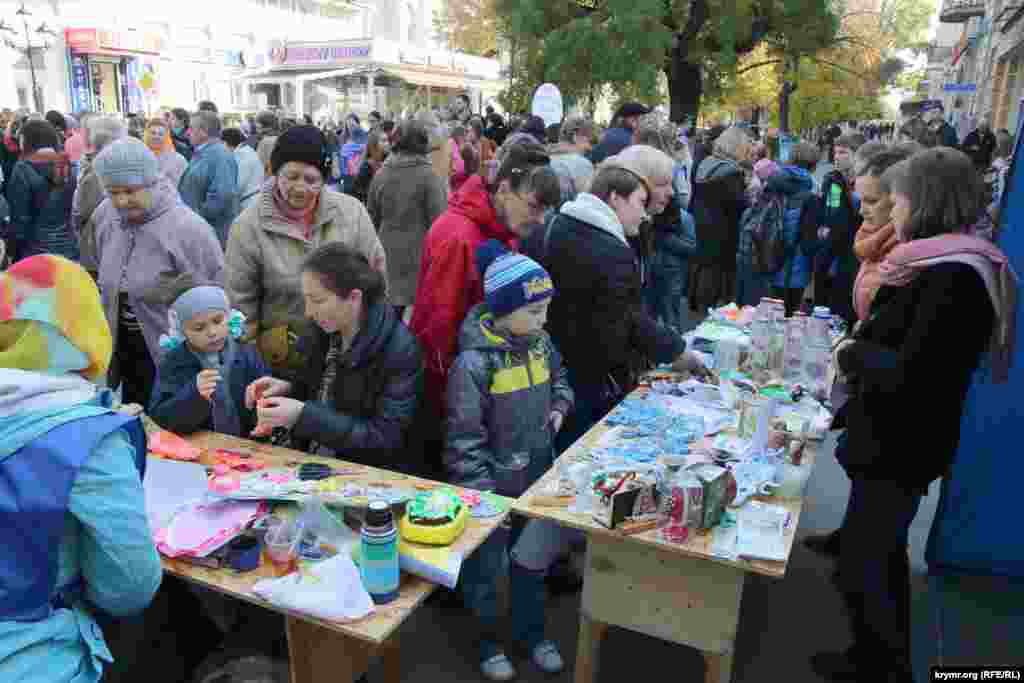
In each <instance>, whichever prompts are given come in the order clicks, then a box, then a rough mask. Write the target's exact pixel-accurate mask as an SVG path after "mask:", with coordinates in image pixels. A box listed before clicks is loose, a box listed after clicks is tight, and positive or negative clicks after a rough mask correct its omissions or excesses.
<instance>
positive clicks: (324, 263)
mask: <svg viewBox="0 0 1024 683" xmlns="http://www.w3.org/2000/svg"><path fill="white" fill-rule="evenodd" d="M384 290H385V284H384V276H383V275H382V274H381V273H380V272H379V271H378V270H375V269H374V268H372V267H371V266H370V263H369V261H367V259H366V257H365V256H363V255H362V254H360V253H358V252H355V251H353V250H351V249H349V248H348V247H346V246H345V245H344V244H341V243H339V242H332V243H329V244H325V245H324V246H322V247H320V248H318V249H316V250H315V251H313V253H311V254H310V255H309V257H308V258H307V259H306V261H305V263H304V264H303V267H302V296H303V299H304V301H305V310H306V317H308V318H310V319H311V322H313V323H315V325H311V326H310V327H311V329H312V330H313V331H312V332H310V333H309V334H308V335H307V336H306V337H304V338H303V339H302V340H301V341H300V343H299V347H300V348H301V349H302V351H303V356H304V357H305V358H307V359H308V360H309V362H308V365H307V367H306V368H305V371H304V372H303V373H301V374H300V376H299V378H298V379H297V380H296V381H294V382H287V381H284V380H281V379H277V378H274V377H263V378H261V379H259V380H257V381H255V382H253V383H252V384H250V385H249V388H248V389H247V391H246V396H245V401H246V405H247V406H248V407H249V408H253V407H255V409H256V412H257V418H258V424H257V427H256V431H255V432H254V435H255V436H261V435H264V436H265V435H267V434H268V433H270V431H271V430H273V429H274V428H286V429H290V430H291V442H292V445H293V446H295V447H298V448H302V449H304V450H308V451H309V452H310V453H314V454H317V455H328V456H334V457H338V458H341V459H344V460H348V461H352V462H358V463H362V464H365V465H372V466H374V467H384V468H387V469H393V470H399V471H404V472H420V471H422V469H423V468H422V462H421V459H420V458H415V457H410V455H409V453H410V451H408V450H407V446H409V445H411V444H410V440H409V433H410V431H411V428H412V426H413V423H414V421H415V419H416V416H417V413H418V410H419V406H420V401H421V398H422V394H423V358H422V355H421V353H420V348H419V345H418V344H417V342H416V338H415V337H414V336H413V335H412V333H411V332H409V330H408V328H406V327H405V325H404V324H403V323H402V321H401V320H399V319H398V317H397V315H396V314H395V312H394V310H393V308H392V307H391V306H390V305H389V304H388V303H387V301H386V300H385V298H384V293H385V291H384Z"/></svg>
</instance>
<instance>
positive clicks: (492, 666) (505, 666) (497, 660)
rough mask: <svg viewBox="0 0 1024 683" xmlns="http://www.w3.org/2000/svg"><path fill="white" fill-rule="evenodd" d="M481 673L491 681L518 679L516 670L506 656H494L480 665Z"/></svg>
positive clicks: (499, 682) (500, 681)
mask: <svg viewBox="0 0 1024 683" xmlns="http://www.w3.org/2000/svg"><path fill="white" fill-rule="evenodd" d="M480 672H481V673H483V675H484V678H486V679H487V680H489V681H497V682H498V683H503V682H504V681H511V680H512V679H513V678H515V677H516V668H515V667H514V666H512V662H511V661H509V658H508V657H506V656H505V655H504V654H500V655H494V656H493V657H491V658H490V659H488V660H487V661H485V662H483V663H481V664H480Z"/></svg>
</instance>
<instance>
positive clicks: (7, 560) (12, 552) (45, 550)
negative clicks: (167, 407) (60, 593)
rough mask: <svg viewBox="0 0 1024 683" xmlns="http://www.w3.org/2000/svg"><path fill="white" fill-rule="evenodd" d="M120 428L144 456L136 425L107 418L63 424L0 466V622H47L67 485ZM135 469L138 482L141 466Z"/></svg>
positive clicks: (124, 418)
mask: <svg viewBox="0 0 1024 683" xmlns="http://www.w3.org/2000/svg"><path fill="white" fill-rule="evenodd" d="M132 425H134V428H133V427H132ZM122 428H125V429H128V430H129V432H130V433H131V434H132V441H133V446H134V447H135V448H136V452H138V453H145V451H146V439H145V434H144V433H143V431H142V426H141V422H140V421H139V419H138V418H135V417H131V416H128V415H123V414H120V413H111V412H107V414H101V415H95V416H89V417H85V418H82V419H77V420H73V421H70V422H66V423H64V424H62V425H60V426H59V427H56V428H54V429H52V430H50V431H48V432H46V433H45V434H43V435H41V436H39V437H37V438H36V439H34V440H33V441H32V442H31V443H29V444H28V445H26V446H24V447H23V448H21V449H19V450H18V451H17V452H16V453H14V454H12V455H11V456H9V457H7V458H5V459H4V460H3V461H2V462H0V475H2V476H0V547H3V548H4V552H3V554H0V619H10V620H16V621H38V620H40V619H46V618H47V617H49V616H50V614H51V612H52V607H51V605H50V595H51V594H52V593H53V588H54V586H55V584H56V580H57V548H58V541H59V539H60V534H61V532H62V530H63V524H64V515H65V513H66V512H67V507H68V497H69V495H70V493H71V485H72V483H73V482H74V480H75V475H76V474H77V473H78V469H79V468H80V467H81V465H82V462H84V460H85V459H86V458H88V457H89V456H90V454H91V453H92V451H93V449H94V448H95V447H96V446H97V445H98V444H99V442H100V441H101V440H102V439H103V437H105V436H106V435H107V434H110V433H111V432H113V431H116V430H118V429H122ZM69 446H72V447H70V448H69ZM136 464H137V466H138V467H139V469H140V478H141V473H142V469H143V468H144V464H143V462H138V463H136Z"/></svg>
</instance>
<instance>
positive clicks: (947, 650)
mask: <svg viewBox="0 0 1024 683" xmlns="http://www.w3.org/2000/svg"><path fill="white" fill-rule="evenodd" d="M1022 157H1024V149H1022V146H1021V131H1020V130H1018V135H1017V143H1016V149H1015V150H1014V159H1015V161H1014V164H1013V167H1012V168H1011V171H1010V175H1009V178H1008V183H1007V191H1006V194H1005V196H1004V198H1003V210H1002V219H1001V225H1002V228H1001V231H1000V232H1001V234H1000V238H999V246H1000V247H1001V248H1002V249H1003V250H1004V251H1005V252H1006V254H1007V255H1008V256H1009V258H1010V261H1011V262H1012V264H1013V267H1014V270H1016V272H1017V274H1018V276H1022V277H1024V159H1022ZM1018 162H1020V163H1018ZM1022 294H1024V287H1022ZM1017 321H1018V330H1021V329H1024V328H1022V327H1021V325H1022V324H1024V296H1021V297H1020V298H1019V300H1018V310H1017ZM935 341H936V343H942V341H941V340H935ZM921 400H923V401H927V397H924V396H922V397H921ZM912 443H913V438H912V437H910V438H908V445H911V444H912ZM911 448H912V445H911ZM927 455H928V454H927V453H921V454H918V457H927ZM1022 502H1024V338H1022V336H1021V335H1020V334H1018V337H1017V344H1016V349H1015V351H1014V361H1013V368H1012V370H1011V374H1010V378H1009V381H1007V382H1006V383H1003V384H993V383H992V381H991V375H990V374H989V372H988V369H987V368H982V369H981V370H979V372H978V373H977V374H976V376H975V380H974V384H973V385H972V386H971V388H970V391H969V393H968V395H967V403H966V406H965V409H964V416H963V421H962V424H961V439H960V448H959V450H958V451H957V455H956V459H955V461H954V464H953V475H952V477H950V478H948V479H944V480H943V482H942V488H941V494H940V498H939V505H938V510H937V511H936V514H935V522H934V524H933V526H932V530H931V535H930V536H929V538H928V545H927V548H926V552H925V558H926V560H927V562H928V570H929V584H928V601H927V602H928V608H929V615H928V625H927V628H928V629H929V630H930V631H931V633H930V635H932V636H934V637H931V638H927V639H925V641H926V642H930V644H931V646H933V647H934V650H932V651H931V652H926V653H920V654H921V655H923V656H922V657H917V658H916V659H917V662H919V663H921V664H923V666H918V667H916V668H917V669H918V670H917V671H916V674H917V676H916V677H917V679H918V680H919V681H923V680H928V678H927V676H928V671H927V667H928V666H929V665H931V664H942V665H946V666H955V665H992V664H999V665H1006V664H1009V665H1021V664H1024V525H1022V517H1024V505H1022ZM918 642H921V641H918ZM924 660H928V661H927V663H925V661H924ZM922 669H924V670H922Z"/></svg>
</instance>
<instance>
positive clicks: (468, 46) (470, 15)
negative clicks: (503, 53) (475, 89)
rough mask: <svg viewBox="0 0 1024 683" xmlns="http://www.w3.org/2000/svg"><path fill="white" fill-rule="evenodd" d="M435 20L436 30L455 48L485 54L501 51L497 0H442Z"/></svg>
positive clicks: (437, 33)
mask: <svg viewBox="0 0 1024 683" xmlns="http://www.w3.org/2000/svg"><path fill="white" fill-rule="evenodd" d="M433 20H434V33H435V34H436V35H437V36H438V37H439V38H440V39H441V40H443V41H444V42H445V43H446V44H447V45H448V47H449V48H451V49H452V50H458V51H459V52H465V53H467V54H471V55H480V56H482V57H493V56H494V55H495V54H496V53H497V51H498V32H499V29H500V26H499V22H498V12H497V4H496V0H441V8H440V9H439V10H436V11H435V12H434V18H433Z"/></svg>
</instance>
